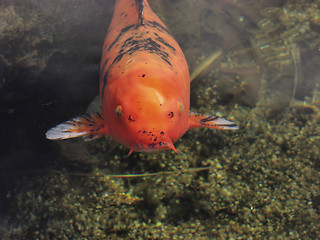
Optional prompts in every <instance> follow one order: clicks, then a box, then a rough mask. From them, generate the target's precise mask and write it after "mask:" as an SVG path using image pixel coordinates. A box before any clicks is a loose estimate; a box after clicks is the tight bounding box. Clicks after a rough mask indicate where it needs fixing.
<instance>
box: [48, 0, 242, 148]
mask: <svg viewBox="0 0 320 240" xmlns="http://www.w3.org/2000/svg"><path fill="white" fill-rule="evenodd" d="M100 100H101V105H102V112H101V113H90V114H85V115H84V116H81V117H78V118H75V119H72V120H70V121H67V122H64V123H62V124H60V125H58V126H56V127H54V128H52V129H50V130H49V131H48V132H47V133H46V137H47V138H48V139H52V140H57V139H67V138H74V137H80V136H83V137H84V138H85V139H87V140H91V139H95V138H99V137H101V136H103V135H105V134H106V135H109V136H111V137H113V138H114V139H116V140H117V141H118V142H119V143H121V144H123V145H124V146H126V147H128V148H130V152H129V154H131V153H132V152H133V151H138V152H148V151H159V150H165V149H172V150H173V151H175V152H177V150H176V149H175V147H174V145H173V143H174V142H175V141H177V140H178V139H179V138H180V137H182V135H183V134H184V133H185V132H186V131H187V130H188V129H192V128H195V127H205V128H217V129H227V130H233V129H238V126H237V125H235V124H234V123H233V122H230V121H228V120H226V119H224V118H219V117H216V116H207V115H200V114H194V113H190V114H189V106H190V76H189V70H188V65H187V62H186V59H185V56H184V54H183V52H182V50H181V48H180V47H179V45H178V43H177V42H176V41H175V40H174V38H173V37H172V35H171V34H170V32H169V31H168V29H167V28H166V26H165V25H164V24H163V22H162V21H161V20H160V19H159V18H158V16H157V15H156V14H155V13H154V12H153V11H152V10H151V8H150V6H149V4H148V2H147V0H117V1H116V5H115V10H114V15H113V18H112V22H111V25H110V27H109V30H108V33H107V36H106V38H105V41H104V45H103V51H102V59H101V65H100Z"/></svg>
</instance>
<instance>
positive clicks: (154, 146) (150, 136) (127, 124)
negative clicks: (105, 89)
mask: <svg viewBox="0 0 320 240" xmlns="http://www.w3.org/2000/svg"><path fill="white" fill-rule="evenodd" d="M117 91H118V92H117V93H116V94H112V95H111V96H110V99H109V100H108V101H107V104H108V106H107V116H108V117H107V119H106V121H107V124H108V129H109V134H110V135H111V136H112V137H113V138H115V139H116V140H117V141H119V142H120V143H121V144H123V145H125V146H127V147H128V148H130V149H131V152H132V151H139V152H148V151H160V150H165V149H173V150H175V148H174V145H173V142H175V141H176V140H177V139H179V138H180V137H181V136H182V135H183V134H184V133H185V132H186V131H187V129H188V109H189V105H188V104H189V103H188V102H187V101H186V100H185V99H178V98H176V97H174V94H173V95H172V94H168V91H167V89H163V88H161V87H159V86H158V87H155V86H151V85H146V84H138V83H135V84H134V85H130V84H129V85H128V86H125V87H123V86H122V88H121V89H117ZM119 91H121V93H120V92H119ZM169 92H170V91H169ZM186 105H187V106H186ZM175 151H176V150H175Z"/></svg>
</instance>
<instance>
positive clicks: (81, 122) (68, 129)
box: [46, 113, 108, 140]
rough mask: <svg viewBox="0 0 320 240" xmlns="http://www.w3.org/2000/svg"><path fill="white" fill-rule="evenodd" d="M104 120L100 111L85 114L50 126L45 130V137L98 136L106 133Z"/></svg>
mask: <svg viewBox="0 0 320 240" xmlns="http://www.w3.org/2000/svg"><path fill="white" fill-rule="evenodd" d="M107 132H108V131H107V128H106V126H105V121H104V119H103V117H102V116H101V114H100V113H93V114H85V115H83V116H81V117H77V118H74V119H72V120H69V121H66V122H64V123H61V124H59V125H58V126H56V127H53V128H51V129H50V130H49V131H47V132H46V137H47V139H50V140H61V139H67V138H76V137H81V136H82V137H84V139H85V140H92V139H96V138H100V137H101V136H102V135H104V134H107Z"/></svg>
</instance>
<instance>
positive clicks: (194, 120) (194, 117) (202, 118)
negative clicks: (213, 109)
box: [189, 113, 239, 130]
mask: <svg viewBox="0 0 320 240" xmlns="http://www.w3.org/2000/svg"><path fill="white" fill-rule="evenodd" d="M195 127H205V128H216V129H224V130H237V129H239V127H238V126H237V125H236V124H235V123H234V122H231V121H229V120H227V119H224V118H220V117H216V116H213V115H211V116H209V115H202V114H197V113H190V114H189V128H195Z"/></svg>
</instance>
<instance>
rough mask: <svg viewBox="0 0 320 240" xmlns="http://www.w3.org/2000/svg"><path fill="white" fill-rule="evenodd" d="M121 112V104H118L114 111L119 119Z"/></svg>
mask: <svg viewBox="0 0 320 240" xmlns="http://www.w3.org/2000/svg"><path fill="white" fill-rule="evenodd" d="M122 112H123V110H122V106H121V105H118V106H117V108H116V110H115V113H116V116H117V117H118V118H119V119H121V115H122Z"/></svg>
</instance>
